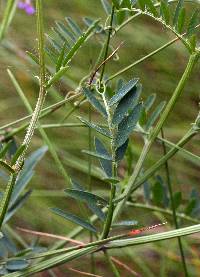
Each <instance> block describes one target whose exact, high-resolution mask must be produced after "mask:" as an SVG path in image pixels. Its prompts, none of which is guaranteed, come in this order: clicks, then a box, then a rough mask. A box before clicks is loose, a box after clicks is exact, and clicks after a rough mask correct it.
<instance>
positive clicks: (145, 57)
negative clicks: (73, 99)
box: [106, 38, 179, 83]
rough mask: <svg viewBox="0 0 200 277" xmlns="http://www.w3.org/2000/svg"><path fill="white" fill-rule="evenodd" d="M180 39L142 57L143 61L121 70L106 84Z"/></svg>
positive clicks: (175, 39) (171, 41) (140, 60)
mask: <svg viewBox="0 0 200 277" xmlns="http://www.w3.org/2000/svg"><path fill="white" fill-rule="evenodd" d="M178 40H179V39H178V38H174V39H172V40H170V41H169V42H167V43H165V44H164V45H162V46H161V47H159V48H157V49H156V50H154V51H152V52H151V53H149V54H148V55H146V56H144V57H142V58H141V59H139V60H137V61H135V62H133V63H132V64H130V65H129V66H126V67H125V68H123V69H121V70H119V71H118V72H116V73H115V74H113V75H111V76H110V77H109V78H108V79H107V80H106V83H108V82H109V81H111V80H112V79H114V78H116V77H117V76H119V75H122V74H123V73H124V72H126V71H128V70H129V69H131V68H133V67H134V66H136V65H138V64H140V63H142V62H144V61H145V60H147V59H149V58H151V57H153V56H154V55H156V54H157V53H159V52H161V51H162V50H164V49H165V48H167V47H169V46H170V45H172V44H173V43H175V42H176V41H178Z"/></svg>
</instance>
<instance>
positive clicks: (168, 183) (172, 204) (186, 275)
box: [161, 128, 189, 277]
mask: <svg viewBox="0 0 200 277" xmlns="http://www.w3.org/2000/svg"><path fill="white" fill-rule="evenodd" d="M161 136H162V138H163V139H164V138H165V135H164V130H163V128H161ZM162 147H163V155H164V156H165V155H166V154H167V149H166V145H165V143H164V142H162ZM165 171H166V179H167V187H168V190H169V196H170V202H171V207H172V214H173V220H174V225H175V227H176V229H178V228H179V224H178V220H177V215H176V206H175V203H174V197H173V189H172V183H171V178H170V171H169V164H168V161H166V162H165ZM177 240H178V245H179V250H180V254H181V260H182V266H183V270H184V273H185V277H188V276H189V275H188V270H187V264H186V259H185V255H184V250H183V245H182V241H181V238H179V237H178V238H177Z"/></svg>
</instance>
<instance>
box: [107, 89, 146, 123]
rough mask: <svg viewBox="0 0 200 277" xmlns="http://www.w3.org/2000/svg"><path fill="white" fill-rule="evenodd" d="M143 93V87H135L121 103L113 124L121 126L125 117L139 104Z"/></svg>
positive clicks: (115, 112) (116, 110)
mask: <svg viewBox="0 0 200 277" xmlns="http://www.w3.org/2000/svg"><path fill="white" fill-rule="evenodd" d="M141 91H142V86H141V85H139V86H138V87H136V86H134V87H133V88H132V89H131V90H130V91H129V92H128V93H127V94H126V95H125V96H124V97H123V98H122V99H121V101H119V103H118V105H117V107H116V109H115V111H114V114H113V118H112V124H114V125H117V124H119V123H120V122H121V121H122V120H123V118H124V116H125V115H126V114H127V113H128V112H129V110H132V109H133V108H134V107H135V105H136V104H137V103H138V100H139V97H140V94H141Z"/></svg>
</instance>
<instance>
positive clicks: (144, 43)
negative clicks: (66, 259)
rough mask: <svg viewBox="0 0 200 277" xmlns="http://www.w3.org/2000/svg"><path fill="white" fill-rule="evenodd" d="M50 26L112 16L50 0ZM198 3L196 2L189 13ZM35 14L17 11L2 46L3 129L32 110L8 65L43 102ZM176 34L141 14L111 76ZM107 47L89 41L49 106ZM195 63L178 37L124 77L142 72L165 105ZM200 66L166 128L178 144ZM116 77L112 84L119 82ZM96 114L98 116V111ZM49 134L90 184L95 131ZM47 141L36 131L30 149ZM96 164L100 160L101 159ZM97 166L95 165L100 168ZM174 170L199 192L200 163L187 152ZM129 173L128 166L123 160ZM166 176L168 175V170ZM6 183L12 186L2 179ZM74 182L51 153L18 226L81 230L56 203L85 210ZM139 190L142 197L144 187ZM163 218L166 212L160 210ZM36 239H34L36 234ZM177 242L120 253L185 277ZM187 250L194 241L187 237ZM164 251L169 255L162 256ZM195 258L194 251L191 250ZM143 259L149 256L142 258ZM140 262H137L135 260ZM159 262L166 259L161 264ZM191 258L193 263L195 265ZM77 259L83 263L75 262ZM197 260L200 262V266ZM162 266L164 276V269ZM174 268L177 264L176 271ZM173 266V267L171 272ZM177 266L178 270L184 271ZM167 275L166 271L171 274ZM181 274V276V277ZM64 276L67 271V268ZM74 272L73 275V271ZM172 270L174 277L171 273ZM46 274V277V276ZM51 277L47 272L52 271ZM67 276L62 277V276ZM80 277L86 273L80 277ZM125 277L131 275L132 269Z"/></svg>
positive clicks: (90, 6)
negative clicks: (34, 57)
mask: <svg viewBox="0 0 200 277" xmlns="http://www.w3.org/2000/svg"><path fill="white" fill-rule="evenodd" d="M44 5H45V9H44V12H45V31H46V33H51V27H52V26H53V24H54V21H55V20H58V21H63V20H64V17H65V16H70V17H72V18H73V19H74V20H76V21H77V22H78V23H79V24H80V25H83V24H82V17H85V16H87V17H91V18H94V19H95V18H101V20H102V23H103V22H104V20H105V19H106V14H105V12H104V10H103V8H102V5H101V1H100V0H79V1H78V0H77V1H75V0H73V1H64V0H59V1H53V0H48V1H45V3H44ZM192 6H193V4H190V6H189V8H188V9H189V10H190V9H192ZM35 21H36V20H35V16H28V15H26V14H25V13H24V11H20V10H17V13H16V15H15V17H14V20H13V23H12V25H11V28H10V29H9V32H8V35H7V39H6V40H5V41H4V42H3V44H2V45H1V46H0V60H1V63H0V91H1V93H0V124H1V126H2V125H4V124H6V123H9V122H12V121H14V120H16V119H18V118H20V117H22V116H25V115H27V111H26V109H25V107H24V105H23V103H22V102H21V100H20V98H19V97H18V95H17V93H16V91H15V88H14V87H13V85H12V84H11V81H10V79H9V77H8V74H7V72H6V69H7V68H9V69H11V70H12V72H13V73H14V74H15V76H16V78H17V79H18V81H19V83H20V85H21V86H22V88H23V90H24V92H25V94H26V96H27V97H28V99H29V100H30V103H31V105H32V107H34V104H35V102H36V99H37V95H38V86H37V79H36V76H37V75H38V68H37V66H36V65H35V64H33V63H32V62H30V60H29V59H28V57H27V55H26V51H27V50H29V51H33V52H35V51H36V48H37V41H36V36H37V35H36V23H35ZM173 37H174V36H173V34H172V33H169V32H168V31H167V30H165V29H163V27H161V26H160V25H159V24H157V23H155V22H153V21H152V20H150V19H147V18H144V17H138V18H137V19H135V20H134V21H132V22H130V23H129V24H128V25H127V26H126V27H125V28H123V29H122V30H121V31H120V32H118V34H117V36H116V37H114V39H112V46H113V47H114V48H115V47H117V46H118V44H119V43H120V42H121V41H123V42H124V44H123V46H122V47H121V49H120V50H119V52H118V55H119V59H118V60H111V61H109V63H108V65H107V66H106V74H107V75H110V74H113V73H115V72H117V71H118V70H120V69H122V68H124V67H125V66H127V65H129V64H130V63H132V62H134V61H136V60H137V59H139V58H141V57H143V56H145V55H146V54H148V53H150V52H151V51H153V50H155V49H156V48H158V47H160V46H161V45H163V44H164V43H165V42H167V41H169V40H171V39H172V38H173ZM99 52H100V47H99V42H98V37H94V38H93V39H91V40H89V41H88V42H87V43H86V44H85V46H84V47H83V48H82V49H81V51H79V52H78V54H77V55H76V58H75V59H73V61H72V63H71V68H70V70H69V71H68V72H67V74H66V76H65V78H64V80H63V81H62V82H60V83H59V84H57V85H56V89H55V91H54V92H51V93H49V94H48V97H47V102H46V103H45V106H48V105H50V104H52V103H55V102H56V101H58V100H62V99H63V98H64V97H65V96H66V94H67V93H68V92H69V91H71V90H73V89H75V88H76V87H77V86H78V84H79V82H80V80H81V79H82V78H83V77H84V76H86V75H87V74H88V73H89V72H90V71H91V67H92V66H93V65H94V64H95V62H96V59H97V57H98V54H99ZM187 60H188V53H187V52H186V50H185V48H184V47H183V46H182V44H181V43H179V42H176V43H175V44H173V45H172V46H170V47H168V48H167V49H165V50H164V51H162V52H160V53H159V54H157V55H156V56H153V57H152V58H150V59H148V60H146V61H145V62H144V63H141V64H139V65H138V66H135V67H134V68H132V69H130V70H129V71H127V72H126V73H124V74H123V75H122V76H120V78H124V79H125V80H129V79H130V78H133V77H139V78H140V82H141V83H142V85H143V93H142V96H143V98H144V99H146V97H147V96H148V95H150V94H152V93H156V94H157V103H159V101H161V100H168V99H169V97H170V96H171V95H172V93H173V90H174V88H175V87H176V85H177V83H178V80H179V79H180V77H181V74H182V72H183V70H184V67H185V65H186V62H187ZM199 69H200V68H199V65H198V66H196V68H195V71H194V74H193V75H192V78H191V79H190V81H189V82H188V84H187V87H186V89H185V91H184V94H183V96H182V97H181V99H180V100H179V102H178V103H177V105H176V107H175V109H174V112H173V113H172V114H171V115H170V118H169V119H168V121H167V124H166V125H165V127H164V130H165V134H166V137H167V139H169V140H170V141H172V142H177V141H178V139H179V138H181V137H182V135H183V134H184V133H185V132H186V131H187V129H188V128H189V127H190V125H191V123H192V122H194V119H195V117H196V115H197V113H198V109H199V106H198V103H199ZM115 82H116V80H113V81H112V83H113V84H115ZM72 107H73V103H71V104H66V105H65V106H64V107H63V108H62V109H59V110H58V111H57V112H55V113H54V114H53V115H51V116H50V117H48V118H45V119H44V120H42V122H44V123H59V122H61V120H62V119H63V118H64V117H65V115H66V114H67V113H68V111H69V109H71V108H72ZM80 113H81V114H82V115H83V114H87V105H83V106H82V107H81V108H80V111H78V112H75V113H74V114H73V115H72V116H70V117H69V118H68V120H67V121H66V122H78V121H77V119H76V115H78V114H80ZM94 117H96V115H94ZM47 134H48V136H49V138H50V139H51V142H52V143H53V144H54V145H55V147H56V149H57V151H58V153H59V156H60V158H61V161H62V162H63V164H64V166H65V167H66V169H67V171H68V172H69V173H70V175H71V176H74V177H75V178H77V179H79V180H81V182H82V184H83V185H85V186H87V180H88V179H87V178H88V177H87V157H86V156H84V155H83V154H82V153H81V150H82V149H86V148H87V147H88V142H87V138H88V131H87V129H86V128H59V129H52V130H49V129H48V130H47ZM23 136H24V133H21V134H19V135H17V136H16V138H15V139H16V141H17V142H18V143H20V142H22V139H23ZM140 140H141V138H140V136H135V137H134V139H133V140H132V151H133V154H134V162H135V161H137V158H138V155H139V153H140V146H141V143H140V142H141V141H140ZM41 145H43V141H42V139H41V137H40V134H39V133H38V132H37V131H36V134H35V136H34V139H33V141H32V145H31V149H30V152H32V151H33V150H34V149H36V148H38V147H39V146H41ZM198 146H199V136H197V137H195V138H194V139H193V140H192V141H191V142H190V143H189V144H188V145H187V146H186V149H188V150H190V151H191V152H193V153H195V154H196V155H199V154H200V149H199V147H198ZM161 154H162V149H161V147H160V146H159V145H157V144H156V145H155V147H153V148H152V150H151V154H150V155H149V159H148V161H147V167H148V165H150V164H152V163H153V162H155V161H156V160H157V159H158V158H159V157H160V156H161ZM94 164H95V162H94ZM96 165H97V164H95V166H96ZM170 171H171V175H172V180H173V186H174V189H175V191H176V190H182V191H183V192H184V194H185V196H186V198H187V195H188V194H189V192H190V191H191V189H192V188H193V187H195V188H197V189H199V187H198V185H199V181H200V179H199V165H198V164H195V163H194V162H191V161H189V160H188V159H185V158H184V157H183V156H182V155H179V154H178V155H176V156H175V157H174V158H173V159H172V160H170ZM122 172H123V165H122ZM159 174H160V175H164V172H163V171H162V170H161V171H160V172H159ZM99 177H100V176H99V173H98V170H95V168H94V178H93V179H92V186H93V188H94V190H98V191H99V192H100V193H102V194H106V191H107V186H106V185H105V184H104V183H102V182H101V181H100V180H99ZM0 184H1V188H4V186H5V184H4V182H3V180H0ZM65 186H66V184H65V182H64V181H63V178H62V176H60V174H59V173H58V172H57V169H56V168H55V164H54V161H53V160H52V157H51V155H50V154H49V153H48V154H46V156H45V158H43V160H42V161H41V162H40V164H39V166H38V167H37V168H36V174H35V176H34V178H33V179H32V181H31V183H30V185H29V187H30V188H33V193H32V196H31V197H30V199H29V201H28V202H27V203H26V204H25V205H24V207H23V208H22V209H21V210H20V212H18V214H17V215H16V216H15V217H14V218H13V219H12V222H11V225H12V224H13V226H21V227H26V228H30V229H33V230H37V231H44V232H49V233H55V234H62V235H63V234H66V233H68V232H69V231H70V230H71V229H72V228H73V227H74V225H73V224H68V223H67V222H63V220H62V219H60V218H58V217H56V216H54V215H53V214H52V213H51V212H50V211H49V207H52V206H59V207H63V208H65V209H67V208H68V207H70V208H72V209H74V210H75V211H76V210H77V207H75V206H74V205H75V204H74V203H75V202H72V201H69V199H67V198H64V197H63V192H62V190H63V188H64V187H65ZM136 195H137V196H138V197H141V195H142V190H139V191H138V192H137V193H136ZM154 216H155V215H154V214H153V213H150V212H148V211H139V210H138V209H135V210H134V209H133V210H132V209H130V210H128V211H126V213H125V217H129V218H133V219H135V220H138V221H139V222H140V224H142V225H145V226H146V225H148V224H151V223H152V222H153V220H154V218H155V217H154ZM159 217H160V218H161V219H162V216H160V215H159ZM29 237H30V236H27V239H29ZM41 242H42V243H44V244H46V243H47V242H48V243H51V242H52V241H50V240H47V241H46V240H41ZM168 243H169V242H162V243H157V244H155V245H150V246H145V247H134V249H125V250H123V251H121V250H120V253H114V254H115V255H118V256H122V257H123V258H124V257H126V261H128V262H129V264H130V265H131V266H133V268H134V269H135V270H136V271H138V272H140V273H141V274H143V275H142V276H155V274H160V275H159V276H182V273H181V271H179V264H178V263H177V261H178V260H179V258H178V255H177V254H178V250H177V243H176V241H172V242H170V246H171V247H170V248H169V249H167V250H166V246H167V245H168ZM184 243H185V245H186V249H188V247H187V243H188V242H187V239H185V240H184ZM192 250H193V256H192V258H193V260H191V261H192V262H193V264H194V265H195V267H194V269H193V270H194V271H193V273H194V275H191V276H198V275H196V272H197V271H196V270H197V269H196V268H199V262H197V261H196V260H195V257H196V256H195V255H197V257H196V258H198V253H197V254H195V253H196V252H195V251H196V248H194V249H192ZM158 253H160V254H163V255H161V256H160V255H159V254H158ZM188 255H192V254H191V251H190V252H189V254H188ZM141 257H142V259H141ZM132 259H133V260H134V261H133V262H132ZM154 261H158V263H157V264H155V263H154ZM192 262H191V263H192ZM75 263H76V262H75ZM195 263H197V264H195ZM103 264H104V261H103V260H102V257H97V272H99V273H101V274H102V276H111V275H109V274H110V273H109V269H108V268H107V267H105V268H104V269H103ZM161 269H162V271H163V272H164V273H162V272H161ZM170 269H172V271H171V273H170ZM165 270H166V271H165ZM176 270H177V271H176ZM165 272H167V273H166V275H165ZM177 272H179V273H178V274H179V275H175V274H177ZM161 273H162V274H163V275H161ZM63 274H64V273H63ZM66 274H67V275H61V276H76V275H75V273H73V274H72V273H69V272H67V273H66ZM70 274H72V275H70ZM168 274H169V275H168ZM38 276H39V275H38ZM44 276H45V275H44ZM57 276H60V275H57ZM77 276H78V275H77ZM122 276H130V275H129V274H128V275H126V272H125V271H124V274H123V275H122Z"/></svg>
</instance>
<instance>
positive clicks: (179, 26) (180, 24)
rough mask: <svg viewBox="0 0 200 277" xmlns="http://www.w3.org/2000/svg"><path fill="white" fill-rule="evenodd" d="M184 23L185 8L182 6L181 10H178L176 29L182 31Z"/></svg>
mask: <svg viewBox="0 0 200 277" xmlns="http://www.w3.org/2000/svg"><path fill="white" fill-rule="evenodd" d="M184 23H185V8H182V9H181V11H180V15H179V18H178V22H177V24H176V30H177V32H178V33H182V31H183V27H184Z"/></svg>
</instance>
